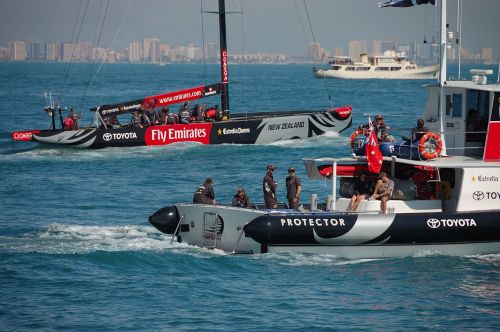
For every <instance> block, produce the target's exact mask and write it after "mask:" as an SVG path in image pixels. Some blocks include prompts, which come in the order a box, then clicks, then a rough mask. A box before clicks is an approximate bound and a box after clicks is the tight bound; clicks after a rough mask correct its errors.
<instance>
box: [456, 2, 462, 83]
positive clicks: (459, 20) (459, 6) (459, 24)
mask: <svg viewBox="0 0 500 332" xmlns="http://www.w3.org/2000/svg"><path fill="white" fill-rule="evenodd" d="M462 11H463V9H462V0H457V39H456V42H457V45H458V79H461V58H462V40H461V39H462Z"/></svg>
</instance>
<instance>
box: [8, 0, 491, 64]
mask: <svg viewBox="0 0 500 332" xmlns="http://www.w3.org/2000/svg"><path fill="white" fill-rule="evenodd" d="M86 3H87V0H0V46H3V47H6V46H7V43H8V41H9V40H24V41H31V40H38V41H71V40H72V35H73V31H78V29H76V28H75V27H79V25H77V24H75V22H76V21H77V20H76V17H77V14H78V13H79V11H78V9H79V6H80V4H81V8H80V18H81V17H82V13H83V8H84V7H85V5H86ZM106 3H107V1H105V0H90V2H89V7H88V10H87V17H86V20H85V24H84V26H83V27H82V30H81V33H80V38H79V39H80V40H86V41H91V40H93V39H95V38H94V37H93V36H94V35H95V31H96V28H97V29H98V28H100V23H99V22H100V20H99V19H98V17H99V16H98V15H99V13H101V18H102V15H103V13H104V8H105V7H106ZM306 3H307V8H308V11H309V16H310V18H311V24H312V27H313V30H314V35H315V38H316V40H317V41H318V42H320V43H321V45H322V46H323V47H324V48H326V49H327V50H332V49H333V48H334V47H337V46H338V47H343V48H344V49H345V50H347V45H348V42H349V41H350V40H391V39H392V37H393V36H396V37H397V39H398V41H399V42H400V43H406V42H409V41H422V40H423V39H424V37H426V38H427V40H428V41H430V40H431V39H432V36H434V35H436V31H435V27H436V9H435V7H433V6H416V7H411V8H406V9H401V8H385V9H379V8H378V5H377V4H378V0H342V1H339V0H306ZM448 3H449V5H448V7H449V8H450V14H451V15H450V16H449V23H450V26H451V27H452V28H453V30H456V28H455V27H456V15H455V13H456V10H455V7H456V4H457V0H448ZM203 7H204V9H205V10H216V9H217V1H214V0H204V1H203ZM452 7H453V8H452ZM127 8H128V13H127ZM242 9H243V14H240V13H236V14H231V15H228V18H227V24H228V40H229V50H230V51H232V52H241V51H243V50H244V51H245V52H247V53H254V52H275V53H288V54H305V51H306V49H307V45H308V43H309V42H311V41H312V40H313V38H312V36H311V33H310V30H309V24H308V21H307V19H306V15H305V9H304V1H303V0H237V1H236V0H226V10H227V11H235V12H240V11H241V10H242ZM200 12H201V1H200V0H182V1H181V0H110V1H109V9H108V13H107V17H106V21H105V24H104V30H103V35H102V38H101V46H103V47H109V46H111V42H112V40H113V37H114V36H115V34H116V33H117V31H118V27H119V26H120V22H121V20H122V18H123V17H124V16H125V13H127V15H126V16H125V21H124V24H123V25H122V27H121V29H120V30H119V33H118V35H117V38H116V41H115V43H114V45H113V48H114V49H120V48H123V47H126V46H127V45H128V42H130V41H140V40H142V38H145V37H152V38H159V39H160V40H161V42H163V43H169V44H181V45H186V44H187V43H190V42H192V43H194V44H197V45H202V41H203V34H202V31H204V37H205V41H206V42H209V41H214V42H217V41H218V37H217V36H218V30H217V20H216V19H217V18H216V15H204V16H203V19H202V17H201V14H200ZM463 13H464V14H463V26H462V34H463V35H462V41H463V47H466V48H470V49H472V50H474V51H479V50H480V49H481V48H483V47H484V48H493V50H494V51H493V52H494V55H495V58H500V37H499V35H498V31H500V19H499V16H500V0H463ZM202 21H203V25H202ZM426 23H427V24H426Z"/></svg>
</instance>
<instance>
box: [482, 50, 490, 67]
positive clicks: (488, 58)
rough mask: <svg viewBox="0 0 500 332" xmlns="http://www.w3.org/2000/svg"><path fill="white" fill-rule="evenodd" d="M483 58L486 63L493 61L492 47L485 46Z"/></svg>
mask: <svg viewBox="0 0 500 332" xmlns="http://www.w3.org/2000/svg"><path fill="white" fill-rule="evenodd" d="M481 60H482V61H483V63H485V64H492V63H493V50H492V49H491V48H483V49H482V50H481Z"/></svg>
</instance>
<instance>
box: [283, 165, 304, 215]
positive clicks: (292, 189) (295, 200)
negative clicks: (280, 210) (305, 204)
mask: <svg viewBox="0 0 500 332" xmlns="http://www.w3.org/2000/svg"><path fill="white" fill-rule="evenodd" d="M285 183H286V198H287V199H288V207H289V208H290V209H294V210H298V209H299V205H300V192H301V191H302V182H301V180H300V178H299V177H298V176H295V169H294V168H293V167H290V168H288V176H287V177H286V180H285Z"/></svg>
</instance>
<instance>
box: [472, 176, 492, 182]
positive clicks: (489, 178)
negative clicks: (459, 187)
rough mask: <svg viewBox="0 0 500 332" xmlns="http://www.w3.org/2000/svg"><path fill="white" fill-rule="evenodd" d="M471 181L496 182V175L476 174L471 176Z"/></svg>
mask: <svg viewBox="0 0 500 332" xmlns="http://www.w3.org/2000/svg"><path fill="white" fill-rule="evenodd" d="M471 179H472V182H476V181H478V182H498V176H495V175H492V176H484V175H478V176H477V177H476V176H473V177H472V178H471Z"/></svg>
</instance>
